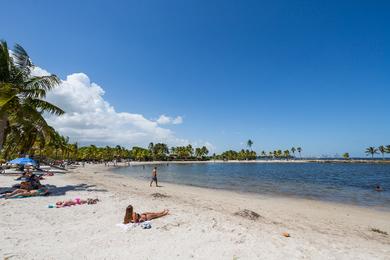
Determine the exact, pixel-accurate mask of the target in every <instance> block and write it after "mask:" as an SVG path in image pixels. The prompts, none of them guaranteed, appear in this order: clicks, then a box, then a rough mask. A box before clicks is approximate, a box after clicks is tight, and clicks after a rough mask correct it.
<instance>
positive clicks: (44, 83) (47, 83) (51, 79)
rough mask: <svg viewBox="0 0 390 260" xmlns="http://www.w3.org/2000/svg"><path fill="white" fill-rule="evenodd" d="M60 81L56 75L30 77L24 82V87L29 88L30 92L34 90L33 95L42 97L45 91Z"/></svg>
mask: <svg viewBox="0 0 390 260" xmlns="http://www.w3.org/2000/svg"><path fill="white" fill-rule="evenodd" d="M60 82H61V81H60V79H59V78H58V77H57V76H56V75H49V76H40V77H32V78H30V79H29V80H28V81H27V82H26V89H27V90H31V91H32V93H34V91H36V93H35V95H34V97H39V98H44V97H45V96H46V91H49V90H51V89H53V88H54V87H55V86H57V85H59V84H60ZM42 90H43V91H42Z"/></svg>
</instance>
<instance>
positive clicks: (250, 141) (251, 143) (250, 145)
mask: <svg viewBox="0 0 390 260" xmlns="http://www.w3.org/2000/svg"><path fill="white" fill-rule="evenodd" d="M246 145H247V146H248V147H249V149H251V151H252V145H253V141H252V140H251V139H249V140H248V141H247V142H246Z"/></svg>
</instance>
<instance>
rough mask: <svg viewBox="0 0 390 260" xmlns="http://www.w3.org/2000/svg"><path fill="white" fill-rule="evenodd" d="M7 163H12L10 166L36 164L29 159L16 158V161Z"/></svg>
mask: <svg viewBox="0 0 390 260" xmlns="http://www.w3.org/2000/svg"><path fill="white" fill-rule="evenodd" d="M8 163H12V164H34V165H36V164H37V162H36V161H34V160H33V159H31V158H16V159H13V160H12V161H9V162H8Z"/></svg>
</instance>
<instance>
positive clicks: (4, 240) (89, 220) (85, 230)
mask: <svg viewBox="0 0 390 260" xmlns="http://www.w3.org/2000/svg"><path fill="white" fill-rule="evenodd" d="M13 178H14V177H12V176H0V187H9V186H11V185H12V184H13V183H15V182H14V181H13ZM43 183H44V184H49V185H51V186H50V187H51V190H52V191H53V193H52V195H51V196H47V197H34V198H25V199H12V200H4V199H0V234H1V235H0V256H1V257H3V258H4V259H390V235H384V234H380V233H377V232H373V231H372V230H371V229H372V228H376V229H379V230H381V231H384V232H387V233H389V234H390V212H385V211H378V210H374V209H368V208H362V207H357V206H351V205H343V204H336V203H327V202H320V201H313V200H305V199H296V198H285V197H270V196H262V195H254V194H241V193H236V192H228V191H221V190H212V189H204V188H197V187H190V186H180V185H174V184H169V183H161V185H162V186H163V187H160V188H156V187H152V188H150V187H149V184H148V183H145V182H143V181H140V180H136V179H132V178H129V177H126V176H121V175H117V174H113V173H110V172H109V171H108V170H107V167H104V165H88V164H87V165H86V167H85V168H77V169H74V170H71V171H70V172H69V173H67V174H56V175H55V176H52V177H47V178H46V180H44V181H43ZM75 197H80V198H99V199H100V202H98V203H97V204H96V205H82V206H74V207H69V208H60V209H56V208H48V207H47V206H48V204H50V203H55V202H56V201H59V200H65V199H72V198H75ZM129 204H132V205H133V206H134V208H135V210H136V211H137V212H143V211H158V210H163V209H165V208H167V209H169V210H170V212H171V213H170V215H168V216H165V217H163V218H160V219H156V220H153V221H152V228H151V229H148V230H145V229H142V228H141V227H139V226H138V227H133V228H131V229H130V230H128V231H124V230H122V229H121V228H119V227H117V226H116V224H117V223H121V222H122V221H123V216H124V212H125V208H126V206H127V205H129ZM283 232H288V233H289V234H290V237H285V236H283V235H282V233H283Z"/></svg>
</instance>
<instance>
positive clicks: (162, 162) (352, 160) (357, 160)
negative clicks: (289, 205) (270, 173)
mask: <svg viewBox="0 0 390 260" xmlns="http://www.w3.org/2000/svg"><path fill="white" fill-rule="evenodd" d="M167 163H168V164H169V163H176V164H180V163H182V164H186V163H365V164H390V159H385V160H382V159H380V160H364V159H349V160H342V159H302V160H248V161H247V160H227V161H224V160H208V161H195V160H194V161H190V160H189V161H131V162H130V165H147V164H167ZM121 166H126V165H121Z"/></svg>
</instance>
